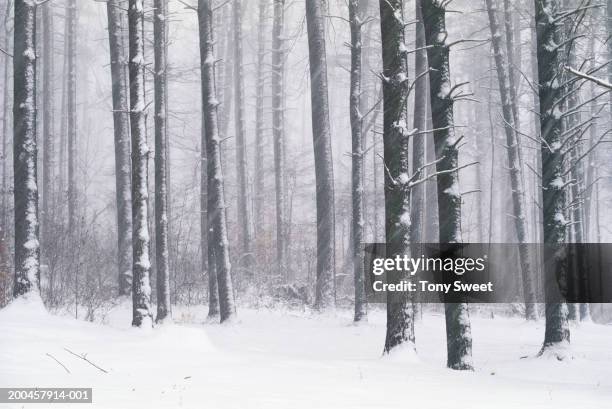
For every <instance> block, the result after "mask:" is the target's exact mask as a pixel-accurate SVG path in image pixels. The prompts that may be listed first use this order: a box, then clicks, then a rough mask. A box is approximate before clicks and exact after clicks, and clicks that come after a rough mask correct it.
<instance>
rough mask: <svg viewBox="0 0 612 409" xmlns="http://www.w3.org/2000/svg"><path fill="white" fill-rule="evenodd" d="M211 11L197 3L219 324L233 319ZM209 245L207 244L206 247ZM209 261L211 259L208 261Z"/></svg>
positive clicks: (201, 1)
mask: <svg viewBox="0 0 612 409" xmlns="http://www.w3.org/2000/svg"><path fill="white" fill-rule="evenodd" d="M212 13H213V8H212V6H211V4H210V1H209V0H199V2H198V20H199V30H200V61H201V67H200V69H201V75H202V107H203V110H204V121H203V122H204V127H205V131H204V132H205V135H206V152H207V165H208V169H207V170H208V229H209V230H208V242H209V243H213V244H214V258H215V261H216V265H215V267H216V273H217V274H216V276H217V284H218V290H219V313H220V319H221V322H225V321H229V320H231V319H232V318H233V317H234V316H235V315H236V307H235V305H234V292H233V289H232V277H231V274H230V270H231V265H230V260H229V242H228V239H227V224H226V219H225V199H224V193H223V170H222V169H221V150H220V147H219V142H220V138H219V131H218V122H217V106H218V104H219V103H218V101H217V98H216V92H215V74H214V64H215V57H214V52H213V44H214V42H213V29H212V21H213V20H212ZM209 245H210V244H209ZM209 260H210V259H209ZM209 271H210V266H209Z"/></svg>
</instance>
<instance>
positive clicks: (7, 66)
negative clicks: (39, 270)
mask: <svg viewBox="0 0 612 409" xmlns="http://www.w3.org/2000/svg"><path fill="white" fill-rule="evenodd" d="M12 8H13V3H12V1H11V0H9V1H8V2H7V3H6V14H5V16H4V49H5V50H6V51H7V52H8V50H9V48H10V36H11V32H10V27H9V20H10V15H11V9H12ZM3 58H4V89H3V91H2V93H3V102H2V156H1V157H0V158H1V159H2V192H1V193H2V198H0V203H1V206H2V209H1V211H2V214H1V215H0V222H1V223H2V226H0V227H1V228H2V232H3V233H4V236H5V237H8V230H9V203H8V202H9V199H8V195H9V191H8V179H9V177H8V152H7V151H8V144H9V132H10V131H9V129H10V118H9V116H10V112H11V110H10V104H11V97H10V91H9V81H10V70H11V63H12V60H11V57H9V56H8V55H3Z"/></svg>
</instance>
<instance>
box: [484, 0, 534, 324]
mask: <svg viewBox="0 0 612 409" xmlns="http://www.w3.org/2000/svg"><path fill="white" fill-rule="evenodd" d="M486 6H487V13H488V15H489V27H490V29H491V39H492V44H493V53H494V57H495V65H496V69H497V80H498V85H499V92H500V97H501V101H502V116H503V119H504V124H505V125H504V131H505V133H506V146H507V148H506V149H507V153H508V167H509V169H510V189H511V190H512V207H513V216H514V217H513V219H514V228H515V229H516V235H517V240H518V250H519V260H520V268H521V271H520V273H521V276H522V283H523V296H524V297H525V317H526V318H527V319H528V320H535V319H536V311H535V292H534V287H533V280H532V273H531V265H530V262H531V256H530V254H529V245H528V238H527V217H526V214H525V210H524V209H525V197H524V193H523V187H522V183H521V170H522V167H521V165H520V161H519V157H518V155H519V151H518V142H517V137H518V135H517V132H516V131H515V117H516V115H514V113H513V109H512V103H511V101H512V95H511V94H512V93H511V92H510V88H511V86H512V85H511V82H510V77H509V73H508V71H507V69H506V61H504V54H503V53H504V49H503V45H502V43H501V30H500V26H499V21H498V18H497V6H496V4H495V1H494V0H486Z"/></svg>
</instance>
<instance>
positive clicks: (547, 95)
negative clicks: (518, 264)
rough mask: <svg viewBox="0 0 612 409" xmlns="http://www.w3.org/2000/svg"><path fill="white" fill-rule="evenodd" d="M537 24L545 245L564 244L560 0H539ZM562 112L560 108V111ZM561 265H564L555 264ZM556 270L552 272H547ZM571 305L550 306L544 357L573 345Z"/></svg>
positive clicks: (560, 269)
mask: <svg viewBox="0 0 612 409" xmlns="http://www.w3.org/2000/svg"><path fill="white" fill-rule="evenodd" d="M535 11H536V14H535V22H536V32H537V46H538V48H537V55H538V78H539V97H540V132H541V139H542V146H541V152H542V197H543V202H542V208H543V217H544V221H543V224H544V236H543V242H544V244H545V245H557V244H563V243H565V240H566V221H565V216H564V209H565V207H566V206H565V202H566V200H565V192H564V183H563V163H562V154H561V145H562V143H561V129H562V124H561V120H560V118H559V117H558V115H556V113H555V107H556V106H557V105H558V104H559V103H560V100H561V93H562V88H561V87H559V85H558V84H559V83H560V82H561V71H560V55H559V48H558V47H557V46H556V45H557V44H561V33H560V32H559V27H558V24H556V23H553V22H554V19H555V18H556V17H557V13H558V12H559V11H560V7H559V2H558V0H535ZM557 109H558V108H557ZM555 264H560V263H555ZM554 267H555V268H557V269H558V270H557V271H546V272H545V273H546V275H547V276H549V275H551V276H552V275H553V274H556V275H557V276H558V277H559V278H560V279H564V275H565V268H564V267H563V266H561V265H556V266H554ZM547 270H552V268H550V267H549V268H547ZM567 315H568V310H567V304H565V303H561V302H556V303H552V302H548V303H546V331H545V335H544V343H543V346H542V350H541V351H540V354H543V353H544V352H546V351H548V350H550V351H551V352H552V353H555V354H557V356H558V358H562V357H563V356H562V351H560V350H557V348H558V347H559V346H561V345H562V344H564V343H569V340H570V330H569V324H568V317H567Z"/></svg>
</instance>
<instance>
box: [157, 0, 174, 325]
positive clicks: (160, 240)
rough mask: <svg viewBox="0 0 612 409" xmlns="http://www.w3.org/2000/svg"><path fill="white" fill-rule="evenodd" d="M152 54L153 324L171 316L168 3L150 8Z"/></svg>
mask: <svg viewBox="0 0 612 409" xmlns="http://www.w3.org/2000/svg"><path fill="white" fill-rule="evenodd" d="M153 7H154V8H155V10H154V16H155V17H154V18H153V43H154V44H155V46H154V54H155V75H154V82H155V84H154V87H155V247H156V249H155V256H156V259H155V268H156V271H157V280H156V285H157V316H156V318H155V319H156V321H157V322H163V321H164V320H165V319H166V318H168V317H169V316H170V315H171V310H170V308H171V307H170V265H169V261H168V219H169V216H168V184H169V181H168V172H167V171H168V155H169V152H168V122H167V121H168V106H167V100H168V83H167V78H168V26H167V21H168V0H155V3H154V5H153Z"/></svg>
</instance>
